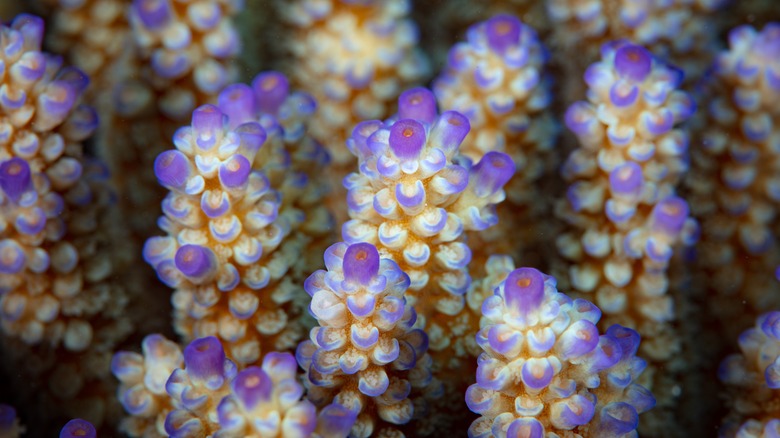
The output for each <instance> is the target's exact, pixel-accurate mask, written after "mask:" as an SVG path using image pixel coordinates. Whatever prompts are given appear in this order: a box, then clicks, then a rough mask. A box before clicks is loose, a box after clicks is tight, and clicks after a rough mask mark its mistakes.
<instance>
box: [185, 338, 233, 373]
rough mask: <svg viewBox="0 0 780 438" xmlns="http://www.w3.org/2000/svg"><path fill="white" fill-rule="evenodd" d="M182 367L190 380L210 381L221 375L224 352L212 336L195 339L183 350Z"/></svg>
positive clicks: (220, 344) (219, 343)
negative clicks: (183, 366)
mask: <svg viewBox="0 0 780 438" xmlns="http://www.w3.org/2000/svg"><path fill="white" fill-rule="evenodd" d="M184 365H185V367H186V369H187V374H189V376H190V378H193V379H197V380H204V381H210V380H212V379H214V378H219V377H220V376H222V374H223V370H224V366H225V350H224V349H223V348H222V343H221V342H220V341H219V339H217V338H215V337H214V336H208V337H205V338H200V339H196V340H194V341H192V342H190V344H189V345H187V347H186V348H185V349H184Z"/></svg>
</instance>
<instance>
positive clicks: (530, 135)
mask: <svg viewBox="0 0 780 438" xmlns="http://www.w3.org/2000/svg"><path fill="white" fill-rule="evenodd" d="M466 35H467V38H468V39H467V41H466V42H462V43H458V44H456V45H455V46H454V47H453V48H452V50H451V51H450V54H449V59H448V63H447V67H446V68H445V69H444V71H443V73H442V74H441V75H440V76H439V77H438V78H437V79H436V81H435V82H434V86H433V89H434V91H435V92H436V97H437V98H438V101H439V105H440V107H441V108H443V109H446V110H455V111H458V112H460V113H462V114H463V115H465V116H466V117H468V119H469V122H470V124H471V132H470V133H469V135H468V136H466V138H465V140H464V142H463V143H462V144H461V147H460V153H461V154H463V155H465V156H467V157H468V158H469V159H471V160H472V161H474V162H477V161H479V160H480V159H481V158H482V156H484V155H485V154H486V153H487V152H491V151H498V152H505V153H507V154H509V156H510V157H512V160H513V161H514V163H515V166H516V167H517V172H516V173H515V176H514V177H513V178H512V179H511V180H510V181H509V183H508V185H507V186H506V189H505V191H506V193H507V201H508V202H507V203H504V204H502V205H501V207H499V216H500V217H501V218H502V220H501V221H500V222H499V225H498V227H495V228H494V229H492V230H491V231H489V232H488V233H489V236H482V235H481V234H476V235H474V236H473V237H472V239H474V238H478V237H480V236H482V237H483V238H484V239H488V240H490V242H489V243H490V244H491V246H490V247H489V248H485V249H484V252H483V253H484V254H487V255H489V254H493V253H509V252H516V251H519V252H521V253H522V252H525V251H524V250H525V249H527V248H528V247H532V246H538V243H537V242H535V240H536V239H538V237H537V236H539V235H544V231H545V230H544V229H541V230H539V229H536V228H537V226H538V227H543V226H544V225H545V223H544V222H543V221H540V220H539V219H540V218H541V217H544V216H545V215H546V214H549V212H550V210H551V205H550V203H549V202H544V200H540V199H536V198H535V190H536V188H537V187H536V186H537V185H538V184H539V183H540V182H541V179H542V177H543V176H545V175H549V174H550V173H552V170H553V169H554V168H555V167H556V164H557V163H556V161H557V155H556V154H555V153H554V150H553V146H554V144H555V141H556V135H555V131H556V123H555V122H554V120H553V114H552V112H551V108H550V103H551V100H552V93H551V85H552V83H551V77H550V76H549V74H548V73H547V72H546V68H545V67H546V65H545V64H546V61H547V56H548V55H547V52H546V50H545V48H544V47H543V46H542V44H541V42H540V41H539V39H538V37H537V35H536V32H535V31H534V30H533V29H532V28H531V27H529V26H527V25H525V24H523V23H521V22H520V20H518V19H517V18H515V17H513V16H509V15H498V16H495V17H493V18H491V19H489V20H487V21H485V22H481V23H477V24H475V25H473V26H472V27H470V28H469V30H468V32H467V34H466ZM510 236H511V238H510ZM494 247H497V248H494Z"/></svg>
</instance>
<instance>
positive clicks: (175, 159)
mask: <svg viewBox="0 0 780 438" xmlns="http://www.w3.org/2000/svg"><path fill="white" fill-rule="evenodd" d="M190 171H191V168H190V161H189V158H187V156H186V155H184V154H183V153H181V152H180V151H177V150H175V149H173V150H169V151H165V152H163V153H161V154H160V155H158V156H157V158H156V159H155V160H154V175H155V176H156V177H157V180H158V181H159V182H160V184H162V185H163V186H165V187H167V188H181V187H183V186H184V185H185V184H186V183H187V180H188V179H189V177H190Z"/></svg>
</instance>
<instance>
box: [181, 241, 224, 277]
mask: <svg viewBox="0 0 780 438" xmlns="http://www.w3.org/2000/svg"><path fill="white" fill-rule="evenodd" d="M214 259H215V257H214V253H213V252H212V251H211V250H210V249H209V248H206V247H205V246H200V245H183V246H181V247H180V248H179V249H178V250H177V251H176V256H175V257H174V263H176V268H177V269H178V270H179V271H181V273H182V274H184V275H186V276H187V277H194V278H197V277H202V276H204V275H206V274H208V273H209V272H210V271H211V270H213V269H214V268H215V260H214Z"/></svg>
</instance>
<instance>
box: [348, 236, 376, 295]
mask: <svg viewBox="0 0 780 438" xmlns="http://www.w3.org/2000/svg"><path fill="white" fill-rule="evenodd" d="M378 273H379V251H377V249H376V247H375V246H374V245H372V244H370V243H355V244H353V245H350V246H349V247H348V248H347V251H346V252H345V253H344V279H345V280H347V281H351V282H356V283H359V284H362V285H367V284H368V283H369V282H371V280H372V279H373V278H374V277H376V275H377V274H378Z"/></svg>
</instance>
